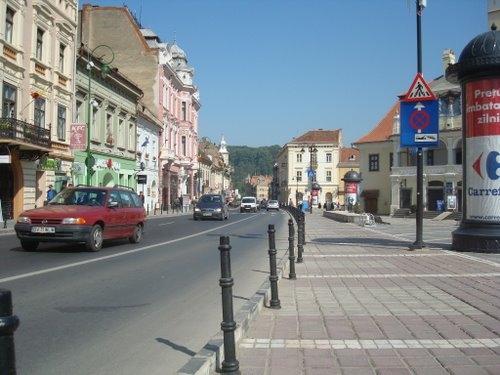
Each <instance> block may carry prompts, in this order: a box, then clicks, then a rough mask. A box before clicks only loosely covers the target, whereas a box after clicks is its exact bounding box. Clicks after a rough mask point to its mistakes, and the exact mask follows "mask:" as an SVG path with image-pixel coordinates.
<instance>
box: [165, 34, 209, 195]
mask: <svg viewBox="0 0 500 375" xmlns="http://www.w3.org/2000/svg"><path fill="white" fill-rule="evenodd" d="M160 51H161V52H160V67H159V70H160V71H159V74H160V79H159V81H160V95H159V99H160V103H161V105H160V106H159V113H158V117H159V118H160V119H163V124H164V131H163V134H162V140H161V142H162V143H161V144H162V148H161V152H160V163H161V169H160V173H162V186H163V189H162V196H163V202H164V204H166V205H171V203H172V202H173V200H174V199H175V198H176V197H179V196H181V195H182V196H183V197H184V201H186V198H188V199H189V200H191V199H193V198H194V197H196V196H197V193H198V192H197V189H196V186H197V183H196V176H195V174H196V171H197V169H198V111H199V110H200V101H199V93H198V89H197V88H196V86H194V85H193V76H194V69H193V68H192V67H190V66H189V65H188V63H187V57H186V53H185V52H184V51H183V50H182V49H181V48H180V47H179V46H178V45H177V44H176V43H175V42H174V43H173V44H162V45H161V47H160Z"/></svg>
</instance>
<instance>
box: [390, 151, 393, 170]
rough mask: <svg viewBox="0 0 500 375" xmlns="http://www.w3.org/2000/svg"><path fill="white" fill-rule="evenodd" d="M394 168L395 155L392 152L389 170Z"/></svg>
mask: <svg viewBox="0 0 500 375" xmlns="http://www.w3.org/2000/svg"><path fill="white" fill-rule="evenodd" d="M393 166H394V154H393V153H392V152H391V153H389V169H390V168H392V167H393Z"/></svg>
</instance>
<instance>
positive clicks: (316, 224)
mask: <svg viewBox="0 0 500 375" xmlns="http://www.w3.org/2000/svg"><path fill="white" fill-rule="evenodd" d="M447 235H448V233H443V237H444V236H447ZM306 239H307V244H306V246H305V253H304V262H303V263H302V264H297V267H296V272H297V280H289V279H287V278H285V279H282V280H281V281H280V283H279V293H280V296H279V297H280V300H281V306H282V307H281V309H280V310H272V309H263V310H262V311H261V313H260V315H259V316H258V317H257V318H256V320H255V321H253V322H252V324H251V326H250V329H249V330H248V331H247V333H246V335H245V336H244V337H243V338H242V339H241V340H240V341H239V343H238V354H237V357H238V360H239V361H240V368H241V371H242V374H272V375H279V374H286V375H292V374H307V375H320V374H325V375H326V374H328V375H331V374H344V375H351V374H391V375H396V374H422V375H437V374H456V375H474V374H500V289H499V288H498V286H499V284H498V281H499V280H500V278H499V277H500V268H499V267H500V264H498V263H496V262H493V261H489V260H485V259H481V258H476V257H473V256H470V255H463V254H460V253H454V252H451V251H447V250H443V249H438V248H429V249H425V250H419V251H413V252H410V251H408V250H407V244H408V242H407V241H404V239H401V238H395V237H394V236H393V235H391V234H388V233H384V232H383V231H379V230H377V228H371V229H368V228H366V229H365V228H361V227H359V226H356V225H353V224H343V223H337V222H334V221H332V220H329V219H325V218H323V217H321V216H320V215H316V214H313V215H308V216H307V238H306Z"/></svg>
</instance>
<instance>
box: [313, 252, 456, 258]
mask: <svg viewBox="0 0 500 375" xmlns="http://www.w3.org/2000/svg"><path fill="white" fill-rule="evenodd" d="M448 255H453V254H441V253H437V254H435V253H432V254H311V255H304V258H365V257H368V258H372V257H377V258H378V257H380V258H391V257H436V256H448Z"/></svg>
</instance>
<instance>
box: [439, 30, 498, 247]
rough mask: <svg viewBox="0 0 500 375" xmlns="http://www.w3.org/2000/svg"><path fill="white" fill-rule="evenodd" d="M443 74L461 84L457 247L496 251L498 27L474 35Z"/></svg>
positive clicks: (454, 242) (454, 245)
mask: <svg viewBox="0 0 500 375" xmlns="http://www.w3.org/2000/svg"><path fill="white" fill-rule="evenodd" d="M446 79H447V80H448V81H450V82H453V83H460V84H461V88H462V97H463V99H462V102H463V110H462V139H463V146H462V147H463V152H462V158H463V161H462V173H463V180H462V181H463V188H462V194H463V199H462V202H463V209H462V221H461V222H460V227H459V228H458V229H457V230H455V231H454V232H453V234H452V237H453V242H452V247H453V249H454V250H458V251H478V252H490V253H500V187H499V182H500V32H499V31H497V30H496V26H495V25H494V24H493V25H492V27H491V31H488V32H486V33H483V34H480V35H478V36H476V37H475V38H474V39H472V40H471V41H470V42H469V43H468V44H467V46H465V48H464V49H463V51H462V53H461V54H460V59H459V61H458V63H456V64H454V65H450V66H449V67H448V68H447V69H446Z"/></svg>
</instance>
